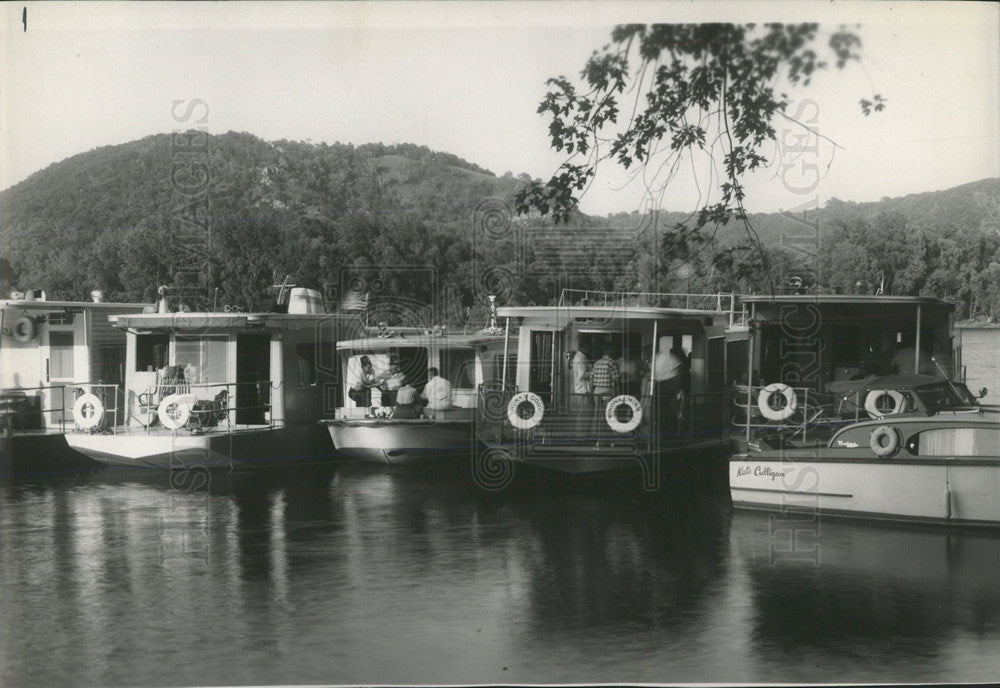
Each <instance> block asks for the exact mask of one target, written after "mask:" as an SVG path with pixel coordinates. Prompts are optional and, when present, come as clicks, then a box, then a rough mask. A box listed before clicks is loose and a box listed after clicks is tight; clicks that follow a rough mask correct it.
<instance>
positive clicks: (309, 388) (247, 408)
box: [67, 288, 360, 468]
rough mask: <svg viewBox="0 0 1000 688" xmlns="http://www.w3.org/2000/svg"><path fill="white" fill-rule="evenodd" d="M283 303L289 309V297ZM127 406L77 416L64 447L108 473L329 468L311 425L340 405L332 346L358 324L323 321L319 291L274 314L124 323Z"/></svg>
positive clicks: (296, 292)
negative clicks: (322, 463) (309, 464)
mask: <svg viewBox="0 0 1000 688" xmlns="http://www.w3.org/2000/svg"><path fill="white" fill-rule="evenodd" d="M286 294H287V297H288V298H287V299H286V298H285V296H286ZM112 323H113V324H114V325H115V326H116V327H118V328H119V329H121V330H123V331H124V332H125V333H126V335H127V347H126V355H125V370H126V372H125V385H124V388H125V393H124V399H122V400H121V401H120V403H119V404H118V405H117V406H116V408H114V409H109V408H108V407H107V406H106V405H105V404H103V403H102V400H101V399H99V398H97V397H96V395H88V396H87V397H85V401H83V402H81V401H80V400H77V404H78V406H80V407H81V411H80V413H79V418H77V422H76V429H75V430H74V431H73V432H71V433H69V434H68V435H67V441H68V442H69V444H70V446H71V447H73V448H74V449H76V450H77V451H79V452H80V453H82V454H84V455H86V456H88V457H91V458H92V459H94V460H96V461H98V462H100V463H102V464H106V465H117V466H146V467H154V468H184V467H189V466H205V467H214V466H234V465H240V466H245V467H250V466H261V465H280V464H283V463H287V462H290V461H299V460H329V458H330V456H331V454H332V447H331V446H330V442H329V437H328V436H327V435H326V433H323V432H321V431H320V427H319V425H318V421H319V419H320V418H322V417H323V415H324V412H325V410H326V409H330V408H333V407H334V406H335V404H336V391H337V386H336V385H335V384H333V380H334V376H335V375H336V370H335V368H334V351H335V349H334V347H335V343H336V341H337V339H338V338H340V337H343V336H356V333H357V332H358V331H359V328H360V322H359V321H358V319H357V317H356V316H347V315H340V314H328V313H326V312H325V310H324V307H323V303H322V298H321V296H320V294H319V293H318V292H316V291H313V290H310V289H301V288H293V289H291V290H290V292H286V290H285V289H284V288H282V291H281V293H280V294H279V297H278V304H277V305H276V307H275V308H274V309H273V311H272V312H260V313H243V312H222V313H209V312H203V313H193V312H169V309H168V307H167V306H166V298H164V299H163V300H161V302H160V308H159V312H156V313H144V314H139V315H119V316H117V317H115V318H112Z"/></svg>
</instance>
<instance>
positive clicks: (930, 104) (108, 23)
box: [0, 2, 1000, 214]
mask: <svg viewBox="0 0 1000 688" xmlns="http://www.w3.org/2000/svg"><path fill="white" fill-rule="evenodd" d="M25 6H26V7H27V15H28V16H27V31H24V26H23V24H22V8H23V7H25ZM2 12H3V26H2V31H3V33H2V36H0V59H2V65H0V67H2V73H0V107H2V111H0V129H2V132H0V133H2V139H0V145H2V151H0V188H7V187H9V186H11V185H13V184H16V183H17V182H19V181H21V180H22V179H25V178H26V177H28V176H29V175H31V174H32V173H33V172H36V171H38V170H39V169H42V168H44V167H46V166H47V165H49V164H51V163H54V162H58V161H60V160H62V159H64V158H66V157H69V156H71V155H74V154H76V153H81V152H84V151H87V150H90V149H93V148H96V147H98V146H103V145H108V144H117V143H123V142H126V141H131V140H134V139H138V138H141V137H143V136H148V135H150V134H155V133H160V132H167V131H173V130H176V129H178V128H180V127H181V126H182V125H181V124H179V123H178V122H177V121H176V120H175V118H174V114H175V113H176V112H177V111H175V110H172V106H171V103H172V101H174V100H191V99H194V98H201V99H204V100H205V101H206V102H207V104H208V107H209V116H208V124H207V127H208V130H209V131H210V132H211V133H215V134H221V133H224V132H226V131H229V130H234V131H245V132H250V133H252V134H255V135H257V136H260V137H261V138H264V139H267V140H276V139H281V138H287V139H296V140H306V139H311V140H312V141H314V142H320V141H326V142H329V143H333V142H335V141H340V142H342V143H353V144H363V143H368V142H375V141H381V142H383V143H399V142H412V143H416V144H421V145H426V146H428V147H430V148H432V149H435V150H441V151H448V152H450V153H454V154H456V155H458V156H460V157H463V158H465V159H467V160H469V161H470V162H474V163H476V164H477V165H480V166H482V167H486V168H488V169H490V170H492V171H493V172H495V173H497V174H503V173H504V172H506V171H508V170H509V171H511V172H513V173H515V174H519V173H521V172H527V173H528V174H530V175H531V176H533V177H547V176H548V175H549V174H550V173H552V172H553V171H554V170H555V169H556V167H557V166H558V165H559V163H560V162H561V161H562V157H561V156H560V155H558V154H556V153H554V152H553V151H551V150H550V149H549V145H548V138H547V125H548V122H547V120H546V119H544V118H543V117H541V116H540V115H538V114H536V108H537V105H538V102H539V101H540V100H541V99H542V97H543V96H544V94H545V80H546V79H547V78H548V77H551V76H556V75H559V74H566V75H568V76H574V77H575V76H576V75H578V73H579V71H580V69H581V68H582V67H583V65H584V63H585V61H586V59H587V57H588V56H589V55H590V53H591V52H592V51H593V50H594V49H596V48H599V47H600V46H602V45H603V44H605V43H606V42H607V41H608V39H609V37H610V31H611V28H612V27H613V26H614V25H615V24H617V23H622V22H632V21H642V22H654V21H661V22H682V21H771V20H780V21H819V22H821V23H822V25H823V26H822V28H823V31H824V32H825V34H829V33H831V32H833V31H835V30H836V29H837V28H838V26H839V24H840V23H843V22H850V23H852V24H853V23H860V24H861V27H860V28H859V29H858V31H859V33H860V35H861V37H862V40H863V43H864V45H863V63H862V65H860V66H857V65H852V66H850V67H849V68H848V69H845V70H844V71H842V72H841V71H837V70H832V71H827V72H824V73H822V74H821V75H820V76H819V77H818V78H817V79H816V80H815V81H814V83H813V84H812V85H811V86H809V87H808V88H796V89H794V90H792V91H790V92H789V94H790V95H792V96H793V98H795V99H796V103H795V106H796V107H800V106H801V107H803V108H804V109H803V113H804V114H806V115H807V116H808V117H809V118H811V119H813V120H814V122H815V124H814V126H815V127H816V128H817V129H818V130H819V131H820V132H821V133H822V134H823V135H824V136H826V137H829V138H830V139H833V140H835V141H836V142H837V143H838V144H839V145H840V146H841V148H840V149H838V150H836V155H835V157H833V159H832V161H831V154H832V153H833V147H832V145H830V144H828V143H825V142H824V143H823V145H822V146H821V147H820V149H819V151H817V152H808V153H792V152H789V151H788V150H785V151H775V150H771V151H770V152H771V153H772V157H773V158H776V164H775V166H774V167H772V168H771V169H769V170H768V171H767V172H766V173H763V174H758V175H757V176H756V178H755V179H753V180H751V182H750V184H749V187H748V188H749V194H748V199H747V205H748V207H749V209H750V210H752V211H771V210H777V209H779V208H784V209H789V208H792V207H795V206H799V205H802V204H803V203H809V202H813V201H814V200H817V201H818V202H819V203H820V204H822V203H825V202H826V201H827V200H829V199H830V198H831V197H837V198H840V199H842V200H853V201H868V200H878V199H879V198H881V197H883V196H899V195H905V194H909V193H917V192H922V191H931V190H936V189H944V188H948V187H952V186H956V185H959V184H963V183H966V182H970V181H975V180H978V179H983V178H985V177H998V176H1000V30H998V26H1000V9H998V6H997V5H996V4H990V3H943V4H938V3H915V2H914V3H888V2H885V3H870V4H863V3H858V4H855V3H800V2H778V3H770V4H769V3H765V2H754V3H723V2H719V3H687V2H685V3H671V2H664V3H660V2H641V3H634V4H625V3H615V4H612V3H604V2H586V3H575V2H559V3H548V4H544V5H543V4H541V3H499V4H494V3H488V2H486V3H471V4H465V3H441V4H435V3H406V4H397V3H351V4H340V3H330V4H327V3H318V2H309V3H303V4H289V3H282V4H278V3H275V4H271V3H205V4H197V3H177V4H173V3H152V4H132V3H113V4H112V3H107V4H105V3H67V4H63V3H30V2H29V3H27V4H26V5H25V4H23V3H5V4H4V7H3V9H2ZM875 92H877V93H881V94H882V95H883V96H885V97H886V98H887V99H888V102H889V107H888V109H887V110H886V111H885V112H883V113H881V114H879V115H878V116H873V117H868V118H866V117H863V116H862V115H861V112H860V108H859V107H858V100H859V99H860V98H861V97H865V96H870V95H871V94H872V93H875ZM806 100H811V101H815V104H816V105H815V108H813V107H812V106H809V107H808V108H806V107H805V105H804V101H806ZM184 126H186V125H184ZM778 130H779V133H780V134H781V136H782V137H783V138H784V139H785V140H786V141H788V142H792V141H794V140H795V138H794V137H795V136H796V135H797V134H798V133H800V132H798V131H796V130H795V129H794V127H793V125H790V124H783V123H781V122H779V123H778ZM814 168H815V169H818V170H819V174H822V179H821V180H818V181H817V180H816V178H817V177H818V176H819V174H817V173H816V172H814V171H813V169H814ZM695 172H697V173H698V174H699V175H701V174H702V171H699V170H695ZM628 179H629V177H628V176H627V175H625V174H624V173H623V172H622V171H620V170H618V169H615V168H614V167H613V166H611V167H609V168H608V169H607V170H606V171H605V172H604V173H602V174H601V176H600V177H599V179H598V181H597V183H595V185H594V186H593V187H592V188H591V189H590V190H589V191H588V193H587V195H586V196H585V197H584V199H583V203H582V207H583V210H584V211H585V212H589V213H592V214H605V213H609V212H617V211H631V210H634V209H637V208H638V207H640V205H641V200H640V199H641V197H642V195H643V186H642V179H641V178H640V179H637V180H634V181H632V183H630V184H629V183H627V182H628ZM701 181H702V184H704V179H702V180H701ZM697 188H698V187H697V186H696V185H695V183H694V181H693V178H692V175H691V174H690V173H687V174H680V175H678V176H677V178H676V181H675V183H674V184H673V185H672V186H671V187H670V188H669V190H668V192H667V194H666V195H665V196H664V197H663V198H662V201H661V204H662V207H664V208H666V209H670V210H690V209H691V208H692V207H694V205H695V204H696V203H697V200H698V195H697V191H696V189H697Z"/></svg>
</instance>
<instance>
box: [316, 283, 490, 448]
mask: <svg viewBox="0 0 1000 688" xmlns="http://www.w3.org/2000/svg"><path fill="white" fill-rule="evenodd" d="M491 304H492V301H491ZM493 318H494V319H493V320H492V321H491V323H490V324H488V325H487V326H486V327H484V328H482V329H481V330H478V331H476V332H473V333H466V332H463V333H453V332H450V331H449V330H448V328H447V327H443V326H440V325H435V326H431V327H418V326H409V327H389V325H388V324H387V323H386V322H381V323H379V324H378V325H376V326H370V327H368V328H367V330H366V332H365V336H363V337H360V338H357V339H349V340H343V341H339V342H337V355H338V366H339V370H340V371H341V375H340V378H339V379H340V388H339V390H338V396H339V398H340V399H341V400H342V402H343V403H342V404H340V405H338V406H337V408H336V410H335V413H334V414H333V417H331V418H327V419H324V420H323V421H322V423H323V424H324V425H325V426H326V428H327V429H328V430H329V433H330V438H331V440H332V442H333V446H334V448H335V449H336V451H337V453H338V454H339V455H341V456H344V457H347V458H353V459H358V460H362V461H369V462H374V463H381V464H415V463H429V462H436V461H439V460H442V459H454V458H457V457H469V456H473V455H474V453H475V451H476V447H477V440H476V431H475V422H476V405H477V400H478V396H477V395H478V390H479V388H480V386H481V385H482V384H483V382H484V380H485V379H486V377H487V376H488V375H489V374H490V371H491V370H492V369H493V368H495V367H496V366H495V365H494V360H495V358H496V356H497V355H498V353H497V352H498V351H500V350H501V349H502V347H503V333H502V330H500V329H499V328H498V327H497V326H496V322H495V315H494V316H493ZM431 368H433V369H435V371H437V374H438V376H439V377H440V378H442V379H443V380H446V381H447V383H448V385H449V386H450V390H451V394H450V396H449V398H448V399H447V400H446V401H444V403H437V402H436V401H435V400H434V399H427V398H424V397H425V396H426V395H424V391H425V389H429V388H427V387H426V386H427V383H428V375H429V370H430V369H431ZM433 384H435V385H436V384H438V383H437V382H436V383H433ZM404 395H408V396H406V398H404ZM404 401H405V402H406V403H405V404H403V403H402V402H404ZM404 407H405V408H406V410H407V411H408V413H406V414H403V413H402V412H401V410H400V409H402V408H404ZM404 415H405V416H406V417H403V416H404Z"/></svg>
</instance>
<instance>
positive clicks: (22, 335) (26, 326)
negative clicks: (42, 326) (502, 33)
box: [11, 315, 38, 344]
mask: <svg viewBox="0 0 1000 688" xmlns="http://www.w3.org/2000/svg"><path fill="white" fill-rule="evenodd" d="M11 331H12V332H13V334H14V340H15V341H17V342H19V343H21V344H27V343H28V342H30V341H31V340H33V339H34V338H35V337H36V336H38V326H37V325H36V324H35V321H34V320H32V319H31V318H29V317H28V316H26V315H22V316H21V317H20V318H18V319H17V320H15V321H14V326H13V327H12V328H11Z"/></svg>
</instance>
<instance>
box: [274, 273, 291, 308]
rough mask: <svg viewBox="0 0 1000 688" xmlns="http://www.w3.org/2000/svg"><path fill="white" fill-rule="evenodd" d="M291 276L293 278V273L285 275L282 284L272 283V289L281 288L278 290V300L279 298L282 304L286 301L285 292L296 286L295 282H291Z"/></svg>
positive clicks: (279, 302) (278, 301)
mask: <svg viewBox="0 0 1000 688" xmlns="http://www.w3.org/2000/svg"><path fill="white" fill-rule="evenodd" d="M291 278H292V276H291V275H285V279H284V280H282V282H281V284H272V285H271V288H272V289H278V290H279V291H278V300H277V303H278V304H282V303H284V302H285V292H286V291H288V290H289V289H291V288H292V287H294V286H295V284H294V283H292V282H289V280H290V279H291Z"/></svg>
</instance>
